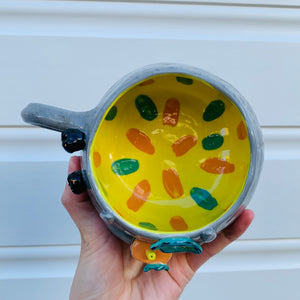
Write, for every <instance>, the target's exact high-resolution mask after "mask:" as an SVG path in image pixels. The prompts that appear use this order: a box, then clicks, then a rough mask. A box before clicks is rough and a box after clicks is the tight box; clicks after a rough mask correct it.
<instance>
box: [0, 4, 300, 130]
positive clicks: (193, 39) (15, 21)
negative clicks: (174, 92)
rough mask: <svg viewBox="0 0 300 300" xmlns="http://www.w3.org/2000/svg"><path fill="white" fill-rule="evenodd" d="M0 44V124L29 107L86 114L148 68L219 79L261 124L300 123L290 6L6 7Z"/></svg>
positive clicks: (296, 41) (299, 26) (299, 29)
mask: <svg viewBox="0 0 300 300" xmlns="http://www.w3.org/2000/svg"><path fill="white" fill-rule="evenodd" d="M25 2H26V3H25ZM10 3H12V4H10ZM0 44H1V56H0V65H1V69H0V80H1V83H2V85H1V90H0V99H1V103H4V104H5V106H4V109H2V110H1V111H0V125H3V126H11V125H21V124H23V122H22V120H21V118H20V111H21V109H22V108H23V107H24V106H25V105H26V104H27V103H29V102H32V101H34V102H42V103H46V104H52V105H56V106H60V107H64V108H67V109H71V110H72V109H74V110H76V111H83V110H88V109H91V108H93V107H94V106H95V105H97V104H98V103H99V102H100V100H101V98H102V96H103V95H104V93H105V92H106V91H107V90H108V88H109V87H110V86H111V85H112V84H113V83H114V82H115V81H116V80H117V79H119V78H120V77H122V76H123V75H124V74H126V73H128V72H129V71H132V70H134V69H135V68H137V67H140V66H143V65H147V64H151V63H156V62H177V63H186V64H190V65H194V66H197V67H200V68H203V69H206V70H208V71H210V72H212V73H214V74H216V75H218V76H220V77H222V78H223V79H225V80H226V81H228V82H230V83H231V84H233V85H234V86H235V87H236V88H237V89H238V90H240V91H241V93H242V94H243V95H244V96H245V97H246V98H247V99H248V101H249V102H250V104H251V105H252V106H253V108H254V110H255V111H256V113H257V115H258V118H259V120H260V122H261V124H262V125H263V126H297V125H300V118H299V116H298V111H299V110H300V103H299V101H297V99H299V97H300V89H299V84H298V75H299V72H300V60H299V59H295V58H296V57H298V54H299V52H300V14H299V13H298V10H296V9H287V8H282V9H280V8H267V7H265V8H255V7H241V6H235V7H231V6H229V7H227V6H222V7H218V6H215V5H212V6H211V5H192V4H189V5H181V4H180V5H179V4H177V5H176V4H172V5H171V4H165V5H164V4H159V5H158V4H149V3H142V4H137V3H104V2H96V1H94V2H88V3H87V2H85V3H82V2H81V1H66V2H64V1H53V2H51V1H44V2H43V1H32V2H31V1H24V3H23V4H22V2H21V3H20V4H19V5H14V4H13V1H11V2H10V1H4V2H0Z"/></svg>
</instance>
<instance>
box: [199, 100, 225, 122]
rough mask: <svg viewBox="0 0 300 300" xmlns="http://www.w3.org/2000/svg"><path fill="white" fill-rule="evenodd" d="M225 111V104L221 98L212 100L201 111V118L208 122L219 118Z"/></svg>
mask: <svg viewBox="0 0 300 300" xmlns="http://www.w3.org/2000/svg"><path fill="white" fill-rule="evenodd" d="M224 111H225V104H224V102H223V101H222V100H214V101H212V102H210V103H209V105H208V106H207V107H206V109H205V111H204V113H203V120H204V121H207V122H210V121H213V120H215V119H217V118H219V117H220V116H221V115H222V114H223V113H224Z"/></svg>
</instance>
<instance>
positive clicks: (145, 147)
mask: <svg viewBox="0 0 300 300" xmlns="http://www.w3.org/2000/svg"><path fill="white" fill-rule="evenodd" d="M126 136H127V138H128V140H129V142H130V143H131V144H132V145H133V146H134V147H136V148H137V149H139V150H141V151H143V152H145V153H148V154H153V153H154V152H155V148H154V146H153V144H152V142H151V140H150V138H149V137H148V136H147V135H146V134H145V133H143V132H142V131H140V130H138V129H136V128H130V129H129V130H128V131H127V133H126Z"/></svg>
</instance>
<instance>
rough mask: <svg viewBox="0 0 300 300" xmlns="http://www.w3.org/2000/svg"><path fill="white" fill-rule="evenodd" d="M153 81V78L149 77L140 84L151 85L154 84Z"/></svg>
mask: <svg viewBox="0 0 300 300" xmlns="http://www.w3.org/2000/svg"><path fill="white" fill-rule="evenodd" d="M152 83H154V80H153V79H148V80H145V81H143V82H141V83H140V84H139V86H145V85H150V84H152Z"/></svg>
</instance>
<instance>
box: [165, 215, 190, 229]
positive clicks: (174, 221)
mask: <svg viewBox="0 0 300 300" xmlns="http://www.w3.org/2000/svg"><path fill="white" fill-rule="evenodd" d="M170 225H171V226H172V228H173V229H174V230H176V231H185V230H188V228H189V227H188V225H187V224H186V223H185V221H184V219H183V218H182V217H180V216H174V217H172V218H171V220H170Z"/></svg>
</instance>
